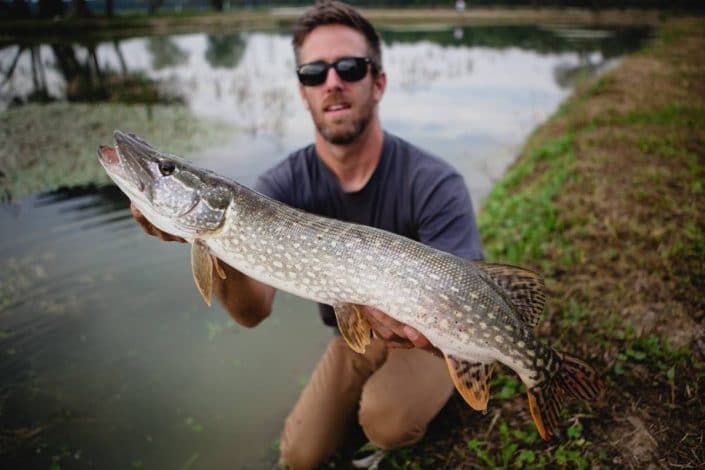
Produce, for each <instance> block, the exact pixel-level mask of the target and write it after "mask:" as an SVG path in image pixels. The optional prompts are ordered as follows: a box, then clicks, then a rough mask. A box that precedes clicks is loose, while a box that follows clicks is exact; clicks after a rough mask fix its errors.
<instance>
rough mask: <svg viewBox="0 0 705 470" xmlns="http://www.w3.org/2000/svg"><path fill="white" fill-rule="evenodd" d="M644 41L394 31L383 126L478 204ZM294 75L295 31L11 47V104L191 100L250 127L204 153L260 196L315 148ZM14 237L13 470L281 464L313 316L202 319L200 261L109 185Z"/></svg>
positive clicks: (638, 35) (17, 213) (314, 345)
mask: <svg viewBox="0 0 705 470" xmlns="http://www.w3.org/2000/svg"><path fill="white" fill-rule="evenodd" d="M646 34H647V31H646V30H644V29H639V28H629V29H620V28H611V29H599V30H598V29H575V28H573V29H566V28H561V27H550V28H549V27H534V28H531V27H515V28H512V27H467V28H459V29H458V28H455V29H454V28H440V29H439V28H428V29H427V30H425V31H418V30H413V29H412V28H409V27H405V28H396V29H386V30H384V31H383V32H382V36H383V39H384V49H383V54H384V62H385V69H386V71H387V73H388V76H389V84H388V89H387V92H386V95H385V98H384V100H383V103H382V106H381V114H382V120H383V122H384V124H385V127H386V128H387V129H388V130H390V131H392V132H394V133H397V134H398V135H400V136H402V137H406V138H408V139H410V140H412V141H413V142H414V143H417V144H418V145H420V146H422V147H424V148H427V149H430V150H432V151H434V152H435V153H437V154H439V155H440V156H442V157H443V158H445V159H446V160H448V161H450V162H451V163H452V164H453V165H454V166H456V167H457V168H458V169H459V170H460V172H461V173H462V174H463V176H464V177H465V179H466V181H467V183H468V185H469V187H470V189H471V193H472V196H473V198H474V199H475V201H476V204H477V203H478V201H480V200H481V199H482V198H483V197H484V195H485V194H486V193H487V192H488V191H489V188H490V186H491V184H492V181H493V180H494V179H495V178H497V177H498V176H499V175H500V174H501V173H502V172H503V171H504V169H505V167H506V165H507V164H508V163H509V162H511V160H512V158H514V156H515V154H516V151H517V150H518V148H519V146H520V145H521V144H522V142H523V141H524V139H525V138H526V136H527V135H528V133H529V132H531V130H532V129H533V128H534V127H535V126H536V125H538V124H539V123H541V122H542V121H543V120H545V119H546V117H548V115H550V114H551V113H552V112H554V111H555V109H556V107H557V106H558V105H559V103H560V102H561V101H562V100H563V99H564V98H565V97H566V95H567V94H568V93H569V91H570V87H571V86H572V85H573V84H574V83H575V80H576V79H577V78H578V77H580V76H583V75H585V74H593V73H598V72H599V71H601V70H604V69H605V68H606V67H610V66H611V65H612V64H614V63H615V59H617V58H618V57H619V56H620V55H621V54H623V53H624V52H625V51H627V50H631V49H632V48H634V47H636V46H637V45H638V44H639V42H640V41H642V40H643V39H644V38H645V37H646ZM293 68H294V63H293V58H292V54H291V51H290V37H289V36H288V35H287V34H272V33H256V32H253V33H238V34H234V35H200V34H194V35H182V36H163V37H152V38H134V39H128V40H121V41H109V42H99V43H95V44H88V43H83V44H74V43H60V44H26V45H12V46H9V47H6V48H4V49H2V50H0V70H2V71H3V73H4V74H5V77H3V78H0V80H2V82H0V107H1V108H0V109H2V110H5V109H7V108H8V107H11V106H20V105H21V104H22V103H24V102H27V101H36V100H39V101H45V100H52V99H68V100H74V101H102V100H108V101H113V100H119V101H128V102H155V101H157V100H164V99H169V100H174V99H178V100H180V101H183V102H184V103H186V104H187V105H188V106H189V107H190V108H191V109H192V110H193V112H194V113H197V114H199V115H203V116H209V117H217V118H220V119H225V120H228V121H231V122H234V123H237V125H238V127H239V128H240V129H242V131H243V132H242V133H239V134H238V135H235V136H233V138H232V142H230V143H228V144H226V145H225V146H223V147H219V148H212V149H206V150H204V151H203V152H202V153H201V154H199V155H194V156H191V157H193V158H197V159H199V161H200V162H201V163H202V164H203V165H205V166H208V167H210V168H212V169H214V170H216V171H219V172H222V173H224V174H227V175H229V176H231V177H234V178H235V179H237V180H239V181H241V182H243V183H245V184H251V183H252V182H253V181H254V178H255V177H256V175H257V174H259V173H260V172H261V171H263V170H264V169H266V168H267V167H269V166H271V165H272V164H273V163H274V162H275V161H277V160H279V159H280V158H282V157H283V156H284V155H285V154H286V153H287V152H288V151H290V150H292V149H294V148H296V147H298V146H300V145H303V144H305V143H307V142H309V141H310V139H311V136H312V125H311V123H310V119H309V118H308V116H307V115H306V111H305V110H304V109H303V106H302V105H301V104H300V103H298V101H297V93H298V92H297V89H296V83H295V81H294V76H293ZM126 125H127V126H129V123H126ZM106 137H107V136H106ZM145 137H146V138H147V139H149V136H145ZM78 138H80V136H79V137H78ZM95 144H97V142H96V143H91V144H90V145H95ZM165 150H168V149H165ZM477 205H479V204H477ZM0 227H2V234H3V237H2V240H1V241H0V374H1V376H2V387H1V388H0V429H1V430H2V432H1V433H0V449H10V451H2V452H10V453H9V454H7V453H5V454H2V453H0V458H2V459H3V463H5V461H7V463H8V464H9V465H10V467H13V466H14V467H17V468H27V467H28V466H29V467H32V466H36V467H40V468H47V467H48V466H49V464H50V463H51V462H54V463H56V464H57V465H59V466H61V467H62V468H71V467H81V468H82V467H99V468H180V467H182V466H191V467H193V468H195V467H198V468H243V467H250V468H261V467H267V466H271V465H272V463H273V462H274V460H275V458H276V455H277V452H276V450H275V447H276V446H275V443H276V439H277V438H278V435H279V431H280V428H281V425H282V422H283V419H284V417H285V415H286V413H287V412H288V410H289V408H290V406H291V405H292V403H293V401H294V400H295V398H296V396H297V393H298V391H299V390H300V388H301V386H302V384H303V383H305V380H306V376H307V374H308V373H309V372H310V370H311V368H312V367H313V364H314V363H315V360H316V358H317V357H318V355H319V354H320V352H321V351H322V348H323V347H324V344H325V343H326V342H327V340H328V338H329V335H330V332H329V331H328V330H327V329H326V328H324V327H323V326H322V325H321V324H320V322H319V320H318V318H317V316H316V315H315V313H314V309H313V307H312V305H311V304H310V303H309V302H306V301H303V300H300V299H297V298H294V297H292V296H289V295H286V294H279V295H278V297H277V301H276V305H275V310H274V314H273V315H272V317H271V318H269V319H268V320H267V321H265V322H264V323H263V324H262V325H261V326H259V327H258V328H256V329H254V330H247V331H246V330H244V329H242V328H241V327H239V326H237V325H235V324H234V323H233V322H232V321H230V320H229V319H228V317H227V315H226V314H225V313H224V312H223V311H222V310H221V309H220V308H213V309H208V308H206V307H205V305H203V302H202V300H201V299H200V297H199V295H198V294H197V292H196V289H195V287H194V286H193V285H192V284H193V281H192V279H191V274H190V272H189V270H190V267H189V261H188V260H189V257H188V248H187V247H186V246H184V245H182V244H176V243H171V244H170V243H163V242H159V241H157V240H154V239H152V238H150V237H147V236H145V235H144V234H143V233H142V232H141V230H140V229H139V228H138V227H137V226H136V224H135V223H134V222H133V220H132V219H131V217H130V215H129V211H128V209H127V201H126V199H125V198H124V197H123V196H122V194H121V193H119V192H118V191H117V190H116V189H114V188H104V189H100V190H96V189H84V190H64V191H60V192H55V193H51V194H43V195H36V196H34V197H31V198H28V199H26V200H23V201H20V202H17V203H14V204H11V205H9V204H6V205H2V206H0ZM10 467H8V468H10Z"/></svg>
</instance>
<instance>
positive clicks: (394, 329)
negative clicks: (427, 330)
mask: <svg viewBox="0 0 705 470" xmlns="http://www.w3.org/2000/svg"><path fill="white" fill-rule="evenodd" d="M364 312H365V313H366V314H367V319H368V321H369V322H370V326H371V327H372V329H373V330H374V331H375V334H376V335H377V336H379V337H381V338H383V339H384V340H385V341H386V342H387V345H388V346H389V347H402V348H411V347H417V348H422V349H432V348H433V346H431V343H430V342H429V341H428V339H427V338H426V337H425V336H424V335H422V334H421V333H420V332H419V331H418V330H416V329H415V328H412V327H410V326H409V325H405V324H404V323H402V322H400V321H397V320H395V319H394V318H392V317H390V316H388V315H386V314H384V313H382V312H380V311H379V310H377V309H374V308H371V307H366V308H365V309H364Z"/></svg>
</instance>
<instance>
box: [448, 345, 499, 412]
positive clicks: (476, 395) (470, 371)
mask: <svg viewBox="0 0 705 470" xmlns="http://www.w3.org/2000/svg"><path fill="white" fill-rule="evenodd" d="M446 364H447V365H448V372H450V378H451V379H452V380H453V384H454V385H455V388H456V389H457V390H458V392H459V393H460V395H461V396H462V397H463V399H464V400H465V401H466V402H467V403H468V405H470V406H471V407H472V408H473V409H474V410H477V411H484V410H486V409H487V402H488V401H489V399H490V377H491V375H492V370H493V369H494V365H493V363H492V362H489V363H488V362H470V361H466V360H463V359H458V358H456V357H454V356H451V355H446Z"/></svg>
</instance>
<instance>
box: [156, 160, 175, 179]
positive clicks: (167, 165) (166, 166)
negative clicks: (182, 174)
mask: <svg viewBox="0 0 705 470" xmlns="http://www.w3.org/2000/svg"><path fill="white" fill-rule="evenodd" d="M174 170H176V165H175V164H174V162H170V161H169V160H163V161H161V162H159V171H160V172H161V174H162V175H164V176H169V175H171V174H172V173H174Z"/></svg>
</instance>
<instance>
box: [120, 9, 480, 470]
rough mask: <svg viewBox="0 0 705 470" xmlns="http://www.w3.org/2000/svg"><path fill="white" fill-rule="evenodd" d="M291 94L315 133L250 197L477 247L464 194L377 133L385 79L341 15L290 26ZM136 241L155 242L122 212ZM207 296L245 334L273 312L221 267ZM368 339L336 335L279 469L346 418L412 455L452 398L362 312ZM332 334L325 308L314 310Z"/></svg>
mask: <svg viewBox="0 0 705 470" xmlns="http://www.w3.org/2000/svg"><path fill="white" fill-rule="evenodd" d="M293 45H294V52H295V55H296V62H297V64H298V66H297V75H298V78H299V92H300V95H301V99H302V101H303V104H304V106H306V108H307V109H308V111H309V112H310V114H311V117H312V119H313V122H314V124H315V127H316V132H315V142H314V144H312V145H310V146H308V147H305V148H303V149H301V150H298V151H296V152H294V153H292V154H291V155H290V156H289V157H288V158H287V159H286V160H284V161H283V162H281V163H280V164H279V165H277V166H275V167H274V168H272V169H271V170H269V171H268V172H266V173H265V174H264V175H262V176H261V177H260V178H259V180H258V181H257V184H256V189H257V190H258V191H260V192H262V193H264V194H267V195H268V196H270V197H272V198H275V199H277V200H280V201H282V202H284V203H287V204H289V205H291V206H294V207H297V208H300V209H303V210H306V211H308V212H313V213H317V214H320V215H324V216H327V217H333V218H338V219H342V220H346V221H350V222H356V223H361V224H366V225H371V226H375V227H378V228H382V229H385V230H389V231H393V232H396V233H399V234H401V235H404V236H407V237H410V238H413V239H415V240H418V241H420V242H422V243H426V244H428V245H431V246H433V247H435V248H438V249H441V250H445V251H448V252H451V253H453V254H455V255H458V256H462V257H465V258H469V259H480V258H482V249H481V245H480V241H479V236H478V232H477V228H476V224H475V220H474V216H473V210H472V204H471V201H470V196H469V195H468V191H467V188H466V187H465V185H464V183H463V180H462V178H461V177H460V175H459V174H458V173H457V172H456V171H455V170H453V169H452V168H451V167H449V166H448V165H447V164H445V163H444V162H442V161H441V160H439V159H437V158H435V157H433V156H431V155H429V154H427V153H425V152H423V151H422V150H420V149H418V148H416V147H414V146H412V145H411V144H409V143H407V142H405V141H404V140H402V139H400V138H398V137H395V136H393V135H391V134H389V133H386V132H385V131H384V130H383V129H382V126H381V123H380V120H379V114H378V109H377V108H378V104H379V102H380V100H381V99H382V96H383V95H384V91H385V87H386V84H387V77H386V74H385V72H384V70H383V68H382V58H381V50H380V40H379V37H378V35H377V33H376V31H375V30H374V28H373V27H372V26H371V25H370V23H369V22H368V21H367V20H366V19H364V18H363V17H362V16H361V15H360V14H359V13H358V12H357V11H355V10H354V9H353V8H352V7H350V6H348V5H346V4H343V3H339V2H323V3H319V4H317V5H316V6H314V7H313V8H311V9H310V10H308V11H307V12H306V13H305V14H304V15H303V16H302V17H301V18H300V19H299V21H298V22H297V23H296V25H295V27H294V37H293ZM133 212H134V213H135V217H136V218H137V219H138V221H140V223H141V224H142V225H143V227H144V228H145V230H146V231H148V232H149V233H151V234H153V235H157V236H159V237H160V238H162V239H165V240H173V239H175V238H174V237H172V236H170V235H168V234H165V233H163V232H159V231H158V230H157V229H155V228H154V227H153V226H151V225H149V223H148V222H146V220H145V219H144V217H142V216H141V214H139V213H138V212H137V211H136V210H134V209H133ZM224 267H225V269H226V273H227V279H226V280H225V281H220V278H219V276H213V277H214V279H215V280H217V281H218V282H219V284H217V285H216V286H215V291H216V295H217V296H218V298H219V299H220V301H221V303H222V304H223V305H224V306H225V308H226V309H227V310H228V312H229V313H230V314H231V316H232V317H233V318H234V319H235V320H236V321H237V322H238V323H240V324H242V325H244V326H248V327H253V326H255V325H257V324H258V323H259V322H261V321H262V320H263V319H265V318H266V317H267V316H268V315H269V313H270V311H271V308H272V302H273V299H274V293H275V289H274V288H272V287H270V286H267V285H264V284H261V283H259V282H257V281H255V280H253V279H251V278H248V277H247V276H245V275H244V274H242V273H239V272H238V271H236V270H235V269H233V268H231V267H229V266H224ZM364 311H365V314H366V316H367V318H368V320H369V321H370V324H371V325H372V328H373V330H374V334H375V339H374V340H373V341H372V344H371V345H370V346H368V348H367V351H366V352H365V354H363V355H361V354H357V353H355V352H353V351H352V350H350V349H349V348H348V347H347V345H346V344H345V341H344V340H343V339H342V338H341V337H340V336H339V335H336V336H335V337H334V338H333V339H332V340H331V341H330V343H329V345H328V348H327V350H326V351H325V353H324V354H323V356H322V358H321V359H320V361H319V363H318V365H317V366H316V368H315V370H314V372H313V374H312V376H311V379H310V381H309V382H308V384H307V386H306V387H305V389H304V390H303V392H302V393H301V396H300V398H299V400H298V402H297V403H296V405H295V406H294V409H293V410H292V411H291V413H290V415H289V417H288V418H287V420H286V423H285V426H284V431H283V433H282V437H281V456H282V460H283V461H284V462H285V463H286V464H287V465H289V466H290V467H292V468H312V467H316V466H318V465H320V464H321V463H323V462H324V461H325V460H326V459H327V458H329V457H330V455H331V454H332V453H333V452H334V451H335V450H336V448H337V446H338V445H339V444H340V442H341V441H342V439H343V437H344V432H345V429H346V427H347V424H348V422H349V420H350V419H351V418H352V417H353V416H354V412H355V410H356V409H357V410H358V411H357V414H358V420H359V423H360V425H361V426H362V429H363V431H364V432H365V434H366V436H367V437H368V438H369V440H370V441H371V442H372V443H373V444H375V445H376V446H378V447H380V448H382V449H392V448H396V447H400V446H405V445H411V444H413V443H415V442H417V441H418V440H419V439H421V437H422V436H423V434H424V432H425V430H426V427H427V425H428V423H429V422H430V420H431V419H432V418H433V417H434V416H435V415H436V414H437V413H438V412H439V411H440V409H441V408H442V407H443V405H444V404H445V403H446V402H447V400H448V398H449V397H450V395H451V393H452V391H453V384H452V382H451V380H450V377H449V375H448V371H447V367H446V364H445V361H444V360H443V359H442V358H440V357H437V356H436V355H434V354H432V353H430V352H428V351H426V350H430V351H433V349H434V348H433V347H432V346H431V345H430V344H429V342H428V340H427V339H426V338H425V337H424V336H423V335H422V334H420V333H419V332H418V331H416V330H414V329H413V328H411V327H409V326H407V325H404V324H402V323H400V322H398V321H396V320H394V319H392V318H390V317H388V316H386V315H385V314H384V313H383V312H379V311H376V310H374V309H371V308H365V310H364ZM321 314H322V317H323V320H324V322H326V323H327V324H330V325H332V326H335V317H334V315H333V313H332V309H330V308H329V307H327V306H321Z"/></svg>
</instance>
